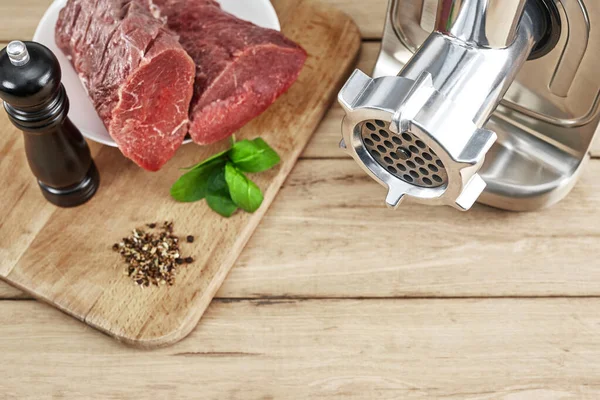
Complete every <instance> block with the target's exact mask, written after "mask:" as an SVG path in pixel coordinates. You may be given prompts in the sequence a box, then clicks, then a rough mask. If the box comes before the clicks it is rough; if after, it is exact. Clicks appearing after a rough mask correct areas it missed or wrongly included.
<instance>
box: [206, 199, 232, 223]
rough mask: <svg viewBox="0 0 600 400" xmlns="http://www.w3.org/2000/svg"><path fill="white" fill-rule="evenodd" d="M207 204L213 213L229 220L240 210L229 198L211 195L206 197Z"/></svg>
mask: <svg viewBox="0 0 600 400" xmlns="http://www.w3.org/2000/svg"><path fill="white" fill-rule="evenodd" d="M206 203H207V204H208V206H209V207H210V208H211V209H212V210H213V211H215V212H216V213H218V214H220V215H222V216H223V217H227V218H229V217H231V215H233V213H234V212H236V210H237V209H238V207H237V206H236V205H235V203H234V202H233V200H231V197H229V196H221V195H218V194H217V195H214V194H209V195H208V196H206Z"/></svg>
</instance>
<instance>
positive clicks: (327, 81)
mask: <svg viewBox="0 0 600 400" xmlns="http://www.w3.org/2000/svg"><path fill="white" fill-rule="evenodd" d="M273 4H274V6H275V8H276V10H277V12H278V15H279V18H280V21H281V25H282V31H283V32H284V33H285V34H286V35H287V36H288V37H290V38H291V39H293V40H295V41H296V42H298V43H299V44H301V45H302V46H303V47H304V48H305V49H306V51H307V52H308V54H309V56H308V60H307V63H306V65H305V67H304V69H303V71H302V73H301V75H300V78H299V79H298V81H297V82H296V83H295V84H294V86H293V87H292V88H291V89H290V90H289V91H288V93H286V94H285V95H284V96H282V97H281V98H280V99H279V100H278V101H277V102H276V103H275V104H273V106H271V107H270V108H269V110H268V111H267V112H266V113H264V114H263V115H262V116H261V117H259V118H257V119H256V120H254V121H253V122H251V123H250V124H248V125H247V126H246V127H244V128H243V129H242V130H241V131H240V132H238V133H237V138H238V139H241V138H254V137H257V136H261V137H263V138H264V139H265V140H266V141H267V142H268V143H269V144H270V145H271V146H272V147H274V148H275V149H276V150H277V151H278V153H279V154H280V156H281V159H282V162H281V164H280V165H279V166H278V167H277V168H275V169H273V170H271V171H268V172H264V173H261V174H257V175H255V176H252V179H253V180H255V182H256V183H257V184H258V185H259V186H260V187H261V188H262V189H263V192H264V194H265V200H264V203H263V205H262V207H261V208H260V210H259V211H257V212H256V213H255V214H252V215H250V214H246V213H241V212H238V213H236V214H235V215H234V216H233V217H232V218H231V219H224V218H222V217H220V216H218V215H217V214H215V213H214V212H212V211H210V210H209V208H208V207H207V205H206V203H205V202H204V201H202V202H198V203H192V204H181V203H177V202H175V201H174V200H172V199H171V198H170V196H169V188H170V186H171V184H172V183H173V182H174V181H175V180H176V179H177V178H178V177H179V175H180V174H181V171H180V168H182V167H186V166H189V165H192V164H194V163H196V162H198V161H200V160H202V159H204V158H206V157H208V156H209V155H211V154H214V153H215V152H217V151H219V150H222V149H224V148H225V146H226V143H221V144H217V145H215V146H210V147H200V146H196V145H192V144H190V145H186V146H183V147H182V148H181V149H180V150H179V152H178V153H177V155H176V156H175V158H174V159H173V160H171V161H170V162H169V163H168V164H167V166H166V167H165V168H164V169H163V170H161V171H160V172H158V173H149V172H145V171H143V170H141V169H140V168H138V167H137V166H135V165H134V164H133V163H132V162H130V161H129V160H127V159H125V158H124V157H123V156H122V155H121V153H120V152H119V151H118V150H116V149H113V148H110V147H103V146H99V145H96V144H90V146H91V148H92V152H93V154H94V157H95V161H96V164H97V166H98V168H99V170H100V174H101V181H102V182H101V186H100V190H99V192H98V193H97V194H96V196H95V197H94V198H93V199H92V200H91V201H90V202H89V203H87V204H85V205H83V206H80V207H78V208H75V209H59V208H56V207H54V206H52V205H50V204H49V203H47V202H46V201H45V200H44V199H43V198H42V196H41V194H40V192H39V188H38V187H37V184H36V182H35V180H34V178H33V176H32V175H31V172H30V171H29V168H28V166H27V162H26V159H25V153H24V149H23V140H22V138H21V134H20V133H19V132H18V131H17V130H16V129H15V128H14V127H13V126H12V125H11V124H10V123H9V122H8V119H7V117H6V115H5V113H4V112H1V113H0V114H1V116H0V182H2V184H3V190H2V191H0V204H1V206H2V207H0V237H1V240H0V277H1V278H2V279H4V280H6V281H7V282H9V283H11V284H12V285H14V286H16V287H18V288H20V289H22V290H24V291H26V292H28V293H30V294H32V295H33V296H35V297H36V298H38V299H40V300H43V301H45V302H47V303H49V304H51V305H53V306H55V307H57V308H59V309H60V310H62V311H64V312H66V313H68V314H70V315H72V316H74V317H75V318H77V319H79V320H81V321H83V322H85V323H86V324H88V325H90V326H92V327H94V328H97V329H99V330H101V331H103V332H105V333H107V334H109V335H111V336H113V337H115V338H116V339H118V340H120V341H123V342H126V343H128V344H132V345H135V346H139V347H145V348H151V347H157V346H165V345H168V344H172V343H174V342H177V341H178V340H180V339H182V338H184V337H185V336H186V335H187V334H188V333H189V332H190V331H191V330H192V329H193V328H194V327H195V326H196V324H197V323H198V321H199V320H200V318H201V316H202V314H203V313H204V311H205V310H206V308H207V307H208V304H209V303H210V301H211V299H212V298H213V296H214V295H215V293H216V292H217V290H218V289H219V287H220V286H221V284H222V283H223V280H224V279H225V277H226V276H227V273H228V272H229V270H230V269H231V267H232V265H233V264H234V263H235V261H236V259H237V258H238V256H239V254H240V252H241V251H242V249H243V248H244V245H245V244H246V242H247V241H248V239H249V238H250V236H251V235H252V233H253V232H254V230H255V228H256V226H257V225H258V223H259V222H260V220H261V218H262V217H263V215H264V214H265V212H266V211H267V208H268V207H269V205H270V204H271V202H272V201H273V199H274V198H275V196H276V194H277V192H278V190H279V188H280V187H281V185H282V183H283V182H284V181H285V179H286V177H287V176H288V174H289V173H290V171H291V170H292V168H293V166H294V163H295V162H296V159H297V158H298V156H299V155H300V153H301V152H302V149H303V148H304V147H305V145H306V144H307V142H308V140H309V138H310V137H311V135H312V133H313V132H314V130H315V129H316V127H317V125H318V123H319V122H320V121H321V119H322V117H323V115H324V113H325V111H326V110H327V108H328V106H329V105H330V103H331V102H332V101H333V99H334V98H335V95H336V93H337V91H338V89H339V87H340V86H341V85H342V84H343V81H344V80H345V78H346V77H347V76H348V74H349V72H350V71H351V69H352V66H353V64H354V60H355V58H356V56H357V54H358V51H359V48H360V34H359V31H358V29H357V27H356V25H355V24H354V23H353V21H352V20H351V19H350V18H349V17H348V16H346V15H345V14H343V13H342V12H340V11H338V10H336V9H332V8H330V7H327V6H324V5H323V4H320V3H319V2H318V1H310V0H304V1H300V0H273ZM164 220H172V221H174V223H175V234H179V235H187V234H192V235H194V236H195V241H194V243H193V244H188V243H183V244H182V252H183V253H184V254H186V255H192V256H193V257H194V258H195V262H194V263H193V264H190V265H187V266H184V267H182V268H181V269H180V270H179V273H178V275H177V277H176V283H175V285H174V286H171V287H164V286H163V287H149V288H140V287H138V286H137V285H135V284H134V283H133V282H132V281H131V280H130V278H129V277H127V276H125V275H123V271H124V269H125V265H124V264H123V262H122V260H121V259H120V257H119V255H118V254H117V253H115V252H113V251H112V249H111V247H112V244H113V243H115V242H116V241H120V239H121V238H122V237H125V236H128V235H129V234H130V232H131V230H132V229H133V228H135V227H142V226H143V225H144V224H146V223H149V222H154V221H164ZM298 234H301V232H299V233H298Z"/></svg>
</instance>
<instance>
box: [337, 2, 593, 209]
mask: <svg viewBox="0 0 600 400" xmlns="http://www.w3.org/2000/svg"><path fill="white" fill-rule="evenodd" d="M595 24H600V1H589V0H587V1H584V0H391V1H390V3H389V7H388V13H387V19H386V23H385V28H384V35H383V43H382V49H381V52H380V54H379V58H378V60H377V64H376V66H375V70H374V73H373V75H374V77H373V78H371V77H370V76H368V75H367V74H365V73H364V72H362V71H360V70H356V71H355V72H354V73H353V75H352V76H351V77H350V78H349V80H348V81H347V82H346V84H345V85H344V87H343V88H342V90H341V92H340V93H339V96H338V99H339V102H340V104H341V105H342V107H343V108H344V110H345V112H346V116H345V117H344V121H343V123H342V136H343V139H342V141H341V143H340V147H341V148H342V149H344V150H345V151H346V152H347V153H348V154H349V155H351V156H352V157H353V158H354V159H355V160H356V161H357V162H358V163H359V164H360V165H361V167H362V168H363V169H364V170H365V171H366V172H367V173H368V174H369V175H370V176H371V177H372V178H373V179H375V180H376V181H378V182H379V183H381V184H382V185H384V186H385V187H387V188H388V195H387V198H386V203H387V204H388V206H390V207H392V208H396V207H398V206H399V204H400V203H402V202H403V201H404V200H407V199H408V200H409V201H414V202H418V203H423V204H429V205H449V206H452V207H455V208H457V209H459V210H468V209H470V208H471V207H472V205H473V204H474V203H475V202H476V201H479V202H481V203H484V204H487V205H490V206H494V207H498V208H502V209H507V210H513V211H527V210H534V209H537V208H541V207H545V206H550V205H552V204H554V203H556V202H558V201H559V200H561V199H562V198H564V197H565V196H566V195H567V194H568V193H569V191H570V190H571V188H572V187H573V185H574V184H575V182H576V181H577V178H578V176H579V174H580V173H581V170H582V168H583V167H584V165H585V163H586V161H587V160H588V159H589V158H590V156H589V150H590V146H591V144H592V140H593V138H594V134H595V132H596V128H597V127H598V123H599V122H600V120H599V115H598V114H599V113H598V109H599V107H600V70H599V69H598V64H599V61H600V29H597V28H596V29H592V25H595Z"/></svg>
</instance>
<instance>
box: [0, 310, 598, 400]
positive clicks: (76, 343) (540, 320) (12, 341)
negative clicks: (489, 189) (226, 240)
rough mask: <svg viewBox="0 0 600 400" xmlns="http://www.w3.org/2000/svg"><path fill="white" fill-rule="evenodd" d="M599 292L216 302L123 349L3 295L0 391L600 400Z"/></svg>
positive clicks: (90, 395) (37, 395)
mask: <svg viewBox="0 0 600 400" xmlns="http://www.w3.org/2000/svg"><path fill="white" fill-rule="evenodd" d="M599 308H600V299H531V300H522V299H501V300H444V301H439V300H375V301H372V300H362V301H353V300H328V301H326V300H309V301H264V300H258V301H241V302H221V301H217V302H215V303H213V305H212V306H211V307H210V309H209V310H208V312H207V313H206V316H205V318H204V319H203V321H202V323H201V324H200V325H199V326H198V328H197V329H195V330H194V332H193V333H192V334H191V335H190V336H189V338H188V339H186V340H184V341H182V342H180V343H178V344H177V345H175V346H172V347H169V348H165V349H160V350H156V351H152V352H148V351H139V350H135V349H131V348H126V347H124V346H122V345H120V344H118V343H116V342H114V341H112V340H110V339H108V338H106V337H103V336H102V335H101V334H99V333H98V332H95V331H93V330H91V329H89V328H88V327H86V326H85V325H83V324H81V323H78V322H77V321H75V320H73V319H71V318H68V317H66V316H65V315H62V314H61V313H60V312H58V311H56V310H53V309H50V308H49V307H47V306H45V305H43V304H39V303H36V302H6V301H5V302H0V354H1V355H2V360H3V362H1V363H0V375H1V376H2V379H0V392H1V393H2V397H3V399H7V400H12V399H25V398H30V399H41V398H86V399H120V400H126V399H139V398H140V396H141V397H144V394H148V393H152V394H153V396H154V397H155V398H169V399H198V398H202V399H232V400H236V399H240V400H241V399H244V400H245V399H277V400H286V399H290V400H291V399H300V398H301V399H309V398H312V399H316V398H318V399H334V398H335V399H337V398H344V399H372V400H378V399H410V400H414V399H433V398H436V399H448V400H450V399H457V400H458V399H461V400H462V399H472V400H475V399H478V400H481V399H511V400H521V399H522V400H525V399H579V400H581V399H597V398H599V397H600V381H599V378H598V377H599V376H600V314H599V313H598V309H599Z"/></svg>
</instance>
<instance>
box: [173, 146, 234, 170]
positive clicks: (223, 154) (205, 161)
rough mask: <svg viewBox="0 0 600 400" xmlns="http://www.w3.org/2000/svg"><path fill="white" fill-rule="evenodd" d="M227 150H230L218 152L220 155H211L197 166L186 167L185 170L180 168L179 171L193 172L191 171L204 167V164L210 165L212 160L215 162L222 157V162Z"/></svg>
mask: <svg viewBox="0 0 600 400" xmlns="http://www.w3.org/2000/svg"><path fill="white" fill-rule="evenodd" d="M229 150H231V149H227V150H225V151H222V152H220V153H217V154H215V155H212V156H210V157H208V158H207V159H206V160H203V161H200V162H199V163H198V164H196V165H192V166H191V167H186V168H181V169H182V170H188V171H191V170H193V169H196V168H200V167H201V166H203V165H206V164H208V163H210V162H211V161H214V160H216V159H217V158H221V157H222V158H223V160H225V157H224V156H225V155H226V154H227V153H228V152H229Z"/></svg>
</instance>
